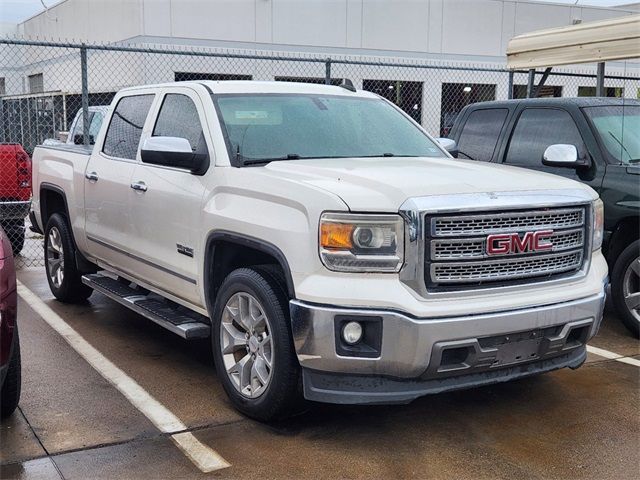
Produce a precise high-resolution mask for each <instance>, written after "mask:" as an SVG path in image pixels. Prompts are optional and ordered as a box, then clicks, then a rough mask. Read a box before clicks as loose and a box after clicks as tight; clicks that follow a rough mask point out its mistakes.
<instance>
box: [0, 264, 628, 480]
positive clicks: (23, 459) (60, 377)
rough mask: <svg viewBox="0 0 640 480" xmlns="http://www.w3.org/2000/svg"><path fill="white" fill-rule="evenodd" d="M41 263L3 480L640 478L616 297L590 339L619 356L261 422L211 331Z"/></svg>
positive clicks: (27, 310)
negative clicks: (66, 290)
mask: <svg viewBox="0 0 640 480" xmlns="http://www.w3.org/2000/svg"><path fill="white" fill-rule="evenodd" d="M42 270H43V269H41V268H37V269H26V270H21V271H19V274H18V278H19V280H20V282H21V283H22V285H23V287H21V288H22V289H21V300H20V304H19V328H20V341H21V348H22V361H23V389H22V399H21V402H20V407H19V410H17V411H16V413H15V414H14V415H13V416H12V417H11V418H10V419H8V420H6V421H3V422H2V425H1V427H0V477H1V478H3V479H4V478H7V479H8V478H20V479H58V478H78V479H92V478H104V479H120V478H122V479H137V478H140V479H147V478H150V479H151V478H152V479H156V478H157V479H160V478H162V479H174V478H175V479H182V478H185V479H186V478H205V477H207V478H262V479H264V478H313V479H321V478H332V479H333V478H374V479H377V478H381V479H382V478H384V479H388V478H456V479H457V478H459V479H466V478H468V479H479V478H589V479H591V478H593V479H606V478H611V479H627V478H628V479H636V478H640V342H638V340H635V339H633V338H632V337H631V336H630V335H629V334H628V333H627V332H626V330H625V329H624V327H623V326H622V325H621V324H620V322H619V321H618V320H617V319H616V318H615V315H614V314H613V313H612V312H611V310H610V309H607V311H606V313H605V320H604V323H603V326H602V328H601V330H600V332H599V334H598V336H597V337H596V338H595V339H593V340H592V342H591V344H592V345H593V346H595V347H598V348H600V349H604V350H606V351H607V352H612V353H614V354H617V355H619V356H620V358H617V359H611V358H605V357H603V356H600V355H595V354H592V353H590V354H589V357H588V360H587V363H585V365H583V366H582V367H581V368H579V369H578V370H575V371H572V370H561V371H557V372H552V373H549V374H545V375H541V376H537V377H534V378H529V379H524V380H520V381H515V382H511V383H505V384H500V385H493V386H488V387H483V388H477V389H473V390H465V391H459V392H453V393H447V394H440V395H433V396H429V397H425V398H422V399H419V400H417V401H415V402H413V403H412V404H410V405H404V406H378V407H348V406H331V405H310V406H308V408H307V409H306V410H305V411H304V412H302V413H300V414H299V415H297V416H296V417H294V418H291V419H289V420H287V421H283V422H280V423H278V424H273V425H264V424H260V423H258V422H254V421H252V420H249V419H247V418H245V417H243V416H242V415H240V414H239V413H237V412H236V411H235V410H234V409H233V408H232V407H231V405H230V403H229V401H228V400H227V398H226V396H225V394H224V392H223V390H222V388H221V386H220V384H219V382H218V381H217V379H216V376H215V372H214V368H213V364H212V359H211V355H210V352H209V350H208V348H207V345H206V343H203V342H191V343H190V342H187V341H184V340H182V339H180V338H178V337H177V336H175V335H173V334H172V333H170V332H168V331H166V330H164V329H162V328H161V327H159V326H157V325H155V324H154V323H152V322H150V321H148V320H146V319H144V318H143V317H140V316H139V315H136V314H135V313H133V312H131V311H129V310H127V309H126V308H124V307H121V306H119V305H118V304H116V303H115V302H113V301H111V300H109V299H107V298H106V297H104V296H102V295H100V294H97V293H94V295H93V296H92V297H91V298H90V300H89V302H88V303H87V304H85V305H63V304H61V303H59V302H57V301H55V300H54V299H53V297H52V295H51V293H50V291H49V288H48V285H47V282H46V279H45V277H44V274H43V271H42ZM29 292H31V293H32V294H33V295H32V296H29ZM25 299H26V300H27V301H25ZM38 299H41V300H38ZM69 327H70V328H69ZM609 356H611V355H609ZM132 392H133V393H132ZM154 402H155V403H154ZM167 419H169V420H167ZM163 422H164V423H163Z"/></svg>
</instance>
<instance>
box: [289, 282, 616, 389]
mask: <svg viewBox="0 0 640 480" xmlns="http://www.w3.org/2000/svg"><path fill="white" fill-rule="evenodd" d="M604 301H605V290H604V286H603V289H602V290H601V292H600V293H599V294H597V295H594V296H591V297H587V298H582V299H579V300H574V301H570V302H565V303H560V304H554V305H546V306H542V307H535V308H526V309H521V310H516V311H509V312H500V313H491V314H483V315H469V316H464V317H455V318H435V319H429V318H411V317H409V316H407V315H404V314H402V313H397V312H391V311H384V310H363V309H350V308H340V307H333V306H318V305H310V304H306V303H303V302H301V301H298V300H293V301H291V303H290V310H291V322H292V331H293V338H294V344H295V349H296V353H297V356H298V360H299V362H300V365H301V366H302V367H303V368H304V369H308V370H313V371H316V372H327V373H339V374H355V375H368V376H372V375H373V376H384V377H393V378H396V379H417V378H423V379H425V378H444V377H449V376H454V375H461V374H469V373H475V372H481V371H490V370H494V371H495V370H498V369H501V368H505V367H507V366H513V365H521V364H531V363H535V362H538V363H539V362H541V361H544V360H548V359H550V358H553V357H557V356H562V355H565V354H568V353H570V352H571V351H574V350H575V351H577V350H579V349H580V348H582V349H584V348H583V347H584V345H585V343H586V342H587V340H589V339H590V338H591V337H593V336H594V335H595V334H596V332H597V330H598V328H599V325H600V321H601V319H602V311H603V308H604ZM336 316H338V317H339V318H344V317H348V318H349V319H350V320H351V319H353V320H356V321H357V320H358V317H367V318H380V319H381V322H382V328H381V330H382V342H381V347H380V352H379V354H377V355H376V356H375V357H371V356H370V357H369V358H363V357H358V356H341V355H338V354H337V353H336V350H337V342H338V341H339V336H338V335H337V334H336V322H335V318H336ZM365 325H366V324H365ZM455 349H458V350H455ZM465 349H466V350H465ZM446 351H450V353H452V354H451V355H449V354H445V352H446ZM465 352H466V357H464V354H465ZM461 354H462V355H461ZM463 357H464V358H463ZM456 359H457V360H459V361H456ZM445 360H446V361H445Z"/></svg>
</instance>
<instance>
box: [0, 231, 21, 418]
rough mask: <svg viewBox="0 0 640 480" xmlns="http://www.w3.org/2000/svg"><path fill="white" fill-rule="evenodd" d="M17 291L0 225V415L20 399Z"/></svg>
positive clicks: (6, 414)
mask: <svg viewBox="0 0 640 480" xmlns="http://www.w3.org/2000/svg"><path fill="white" fill-rule="evenodd" d="M17 310H18V294H17V292H16V271H15V267H14V263H13V253H12V251H11V242H10V241H9V239H8V238H7V235H6V234H5V233H4V232H3V230H2V227H0V416H1V417H2V418H5V417H8V416H9V415H11V414H12V413H13V412H14V410H15V409H16V407H17V406H18V402H19V401H20V384H21V381H20V377H21V371H20V342H19V340H18V324H17V323H16V319H17Z"/></svg>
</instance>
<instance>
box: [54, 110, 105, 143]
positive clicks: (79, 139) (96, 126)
mask: <svg viewBox="0 0 640 480" xmlns="http://www.w3.org/2000/svg"><path fill="white" fill-rule="evenodd" d="M108 110H109V106H108V105H96V106H93V107H89V144H90V145H93V144H94V143H95V141H96V135H97V134H98V132H99V131H100V127H101V126H102V122H103V120H104V117H105V115H106V114H107V111H108ZM60 144H67V145H69V144H71V145H73V144H75V145H82V144H84V122H83V118H82V109H80V110H78V112H77V113H76V116H75V117H74V118H73V122H71V128H70V129H69V131H68V132H59V133H58V138H48V139H46V140H45V141H44V142H43V145H60Z"/></svg>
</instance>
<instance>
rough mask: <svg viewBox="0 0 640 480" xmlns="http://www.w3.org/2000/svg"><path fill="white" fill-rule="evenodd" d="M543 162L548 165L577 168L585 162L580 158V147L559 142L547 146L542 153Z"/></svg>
mask: <svg viewBox="0 0 640 480" xmlns="http://www.w3.org/2000/svg"><path fill="white" fill-rule="evenodd" d="M542 164H543V165H546V166H548V167H569V168H576V167H579V166H581V165H583V164H584V163H582V162H580V160H579V159H578V149H577V148H576V147H575V145H567V144H564V143H558V144H555V145H549V146H548V147H547V149H546V150H545V151H544V154H543V155H542Z"/></svg>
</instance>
